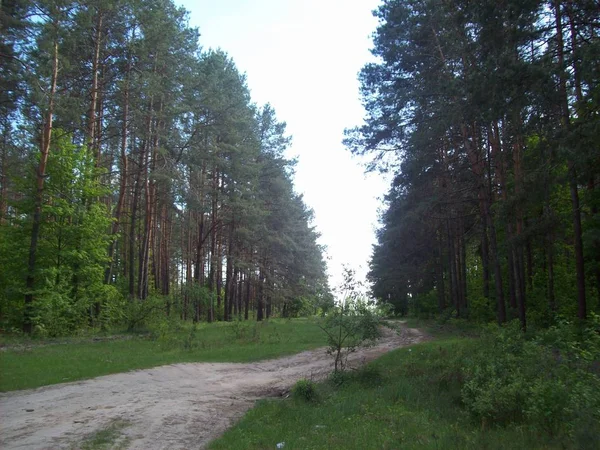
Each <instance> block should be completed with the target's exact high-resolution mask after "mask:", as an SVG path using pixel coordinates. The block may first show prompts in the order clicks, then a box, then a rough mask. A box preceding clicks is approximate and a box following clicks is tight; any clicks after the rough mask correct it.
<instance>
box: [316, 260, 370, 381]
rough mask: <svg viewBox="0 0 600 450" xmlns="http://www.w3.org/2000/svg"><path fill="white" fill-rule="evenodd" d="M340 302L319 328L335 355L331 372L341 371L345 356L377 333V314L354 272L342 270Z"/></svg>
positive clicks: (344, 364)
mask: <svg viewBox="0 0 600 450" xmlns="http://www.w3.org/2000/svg"><path fill="white" fill-rule="evenodd" d="M344 278H345V280H344V284H343V286H342V290H343V292H344V297H343V299H342V301H341V304H340V305H338V306H336V307H335V308H333V310H331V311H329V313H328V314H327V316H326V317H325V320H324V322H323V324H322V325H321V329H322V330H323V331H324V332H325V334H326V335H327V345H328V349H327V351H328V353H329V354H331V355H333V356H334V371H335V372H337V371H343V370H344V369H345V367H346V362H347V360H348V356H349V355H350V354H351V353H353V352H355V351H356V349H357V348H358V347H360V346H362V345H369V344H371V343H373V342H374V341H375V340H376V339H377V338H378V337H379V336H380V333H379V323H380V321H379V319H380V318H379V316H377V315H376V314H375V312H374V311H373V309H372V308H370V307H369V305H368V304H367V302H366V301H365V300H364V299H363V298H362V297H361V293H360V291H359V285H358V284H357V283H356V281H355V279H354V273H353V272H352V271H350V270H349V269H345V273H344Z"/></svg>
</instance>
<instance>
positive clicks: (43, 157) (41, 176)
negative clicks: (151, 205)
mask: <svg viewBox="0 0 600 450" xmlns="http://www.w3.org/2000/svg"><path fill="white" fill-rule="evenodd" d="M54 26H55V27H56V28H58V22H57V21H55V22H54ZM57 31H58V30H57ZM57 79H58V40H57V37H56V36H55V38H54V43H53V51H52V77H51V80H50V92H49V98H48V109H47V111H46V117H45V123H44V129H43V131H42V139H41V142H40V162H39V164H38V168H37V173H36V193H35V199H34V211H33V223H32V227H31V242H30V245H29V259H28V262H27V279H26V282H25V310H24V318H23V332H24V333H27V334H31V332H32V331H33V323H32V315H33V300H34V296H33V290H34V288H35V269H36V257H37V247H38V240H39V237H40V227H41V223H42V205H43V202H44V180H45V178H46V165H47V163H48V155H49V153H50V141H51V139H52V122H53V119H54V102H55V95H56V84H57Z"/></svg>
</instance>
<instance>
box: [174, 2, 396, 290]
mask: <svg viewBox="0 0 600 450" xmlns="http://www.w3.org/2000/svg"><path fill="white" fill-rule="evenodd" d="M176 1H177V0H176ZM178 3H179V4H181V5H182V6H184V7H185V8H186V9H187V10H188V11H190V25H191V26H194V27H198V28H199V29H200V35H201V36H200V45H201V46H202V47H203V48H204V49H208V48H214V49H216V48H221V49H222V50H224V51H226V52H227V53H228V54H229V55H230V56H231V58H232V59H233V60H234V62H235V63H236V65H237V67H238V70H240V72H242V73H246V77H247V83H248V87H249V88H250V91H251V96H252V100H253V101H254V102H256V103H257V104H258V105H263V104H265V103H267V102H268V103H270V104H271V105H272V106H273V107H274V108H275V111H276V113H277V117H278V119H279V120H280V121H285V122H286V123H287V130H288V133H289V134H290V135H292V138H293V141H292V145H291V147H290V149H289V150H288V153H287V156H288V157H296V158H297V159H298V164H297V166H296V174H295V180H294V181H295V187H296V191H297V192H298V193H302V194H304V201H305V203H306V204H307V205H308V206H309V207H310V208H312V209H313V210H314V213H315V218H314V225H315V226H316V229H317V231H318V232H319V233H320V234H321V238H320V239H319V243H320V244H322V245H325V246H326V247H327V252H326V258H327V262H328V273H329V276H330V285H331V287H336V286H337V285H338V284H339V283H340V282H341V280H342V270H343V266H344V265H347V266H349V267H350V268H353V269H354V270H356V273H357V276H358V278H359V279H363V280H364V277H365V275H366V273H367V271H368V261H369V259H370V256H371V252H372V245H373V244H374V243H375V234H374V232H375V228H376V226H377V217H378V210H379V208H380V207H381V198H382V197H383V195H384V194H385V192H386V191H387V187H388V185H389V183H388V180H386V179H384V178H383V177H382V176H381V175H379V174H367V175H365V173H364V167H363V165H362V164H361V161H359V160H358V159H357V158H355V157H353V156H352V155H351V154H350V152H349V151H348V150H347V149H345V147H344V145H343V144H342V139H343V133H344V129H345V128H351V127H353V126H356V125H360V124H361V123H362V119H363V117H364V110H363V107H362V104H361V101H360V95H359V83H358V80H357V75H358V72H359V71H360V69H361V68H362V66H363V65H364V64H365V63H366V62H369V61H373V56H371V54H370V52H369V49H370V48H371V44H372V42H371V34H372V33H373V32H374V31H375V28H376V26H377V20H376V19H375V18H374V17H373V15H372V13H371V11H372V10H374V9H375V8H376V7H377V6H378V4H379V0H218V1H215V0H179V1H178Z"/></svg>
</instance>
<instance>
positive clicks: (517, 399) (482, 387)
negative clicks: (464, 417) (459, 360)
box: [462, 318, 600, 436]
mask: <svg viewBox="0 0 600 450" xmlns="http://www.w3.org/2000/svg"><path fill="white" fill-rule="evenodd" d="M594 321H596V322H598V320H597V318H593V320H592V324H591V326H588V327H586V328H584V329H577V328H576V327H573V325H571V324H569V323H566V322H563V323H562V324H560V325H559V326H555V327H551V328H550V329H549V330H547V331H544V332H541V333H538V334H536V335H534V336H526V335H525V334H524V333H523V332H522V331H521V330H520V327H519V324H518V322H516V321H514V322H512V323H510V324H508V325H507V326H505V327H502V328H499V327H492V328H490V329H489V330H488V332H487V333H486V334H485V336H484V337H483V338H482V339H481V341H480V342H479V345H478V347H477V349H476V350H475V352H473V354H472V356H471V357H470V358H468V359H467V360H465V368H464V373H465V382H464V385H463V387H462V399H463V402H464V405H465V407H466V409H467V410H468V411H469V413H471V415H472V416H473V417H474V418H476V419H478V420H480V421H481V423H482V425H484V426H485V425H492V424H497V425H507V424H509V423H523V424H528V425H530V426H533V427H535V428H538V429H539V430H540V431H544V432H546V433H548V434H550V435H551V436H554V435H557V434H559V433H564V434H567V435H571V436H574V435H577V434H581V433H582V432H583V431H584V430H583V429H582V427H589V424H587V425H586V424H585V422H586V421H585V420H581V412H582V411H586V416H587V417H592V418H594V420H593V422H594V421H595V423H596V424H598V421H599V420H600V377H599V376H598V373H595V367H596V365H597V363H598V361H600V337H599V336H598V333H597V331H596V330H597V325H596V324H595V322H594ZM598 427H599V426H598V425H596V428H598Z"/></svg>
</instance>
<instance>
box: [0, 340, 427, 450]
mask: <svg viewBox="0 0 600 450" xmlns="http://www.w3.org/2000/svg"><path fill="white" fill-rule="evenodd" d="M426 339H427V335H426V334H424V333H423V332H421V331H419V330H417V329H413V328H400V329H399V331H398V332H396V331H392V330H390V329H387V328H386V329H385V330H384V335H383V337H382V338H381V339H380V340H379V341H378V342H377V344H376V345H374V346H372V347H369V348H361V349H358V350H357V351H356V352H355V353H353V354H352V355H350V358H349V363H350V365H354V366H356V365H361V364H364V363H366V362H368V361H370V360H373V359H375V358H377V357H378V356H380V355H382V354H384V353H386V352H388V351H390V350H393V349H395V348H399V347H404V346H408V345H412V344H415V343H418V342H421V341H424V340H426ZM332 365H333V361H332V357H331V356H330V355H328V354H327V353H326V349H324V348H320V349H317V350H311V351H305V352H302V353H298V354H296V355H292V356H288V357H284V358H279V359H273V360H267V361H261V362H254V363H191V364H172V365H167V366H160V367H155V368H152V369H146V370H137V371H133V372H126V373H120V374H113V375H107V376H102V377H98V378H94V379H90V380H86V381H80V382H75V383H64V384H58V385H53V386H47V387H42V388H38V389H32V390H25V391H16V392H10V393H3V394H0V411H2V420H1V422H2V424H1V428H2V435H1V436H0V448H2V449H5V450H8V449H25V448H27V449H57V448H63V449H79V448H82V449H86V448H89V449H95V448H129V449H147V450H152V449H191V448H203V447H205V446H206V445H207V444H208V443H209V442H210V441H211V440H213V439H215V438H216V437H218V436H220V435H221V434H222V433H223V432H224V431H225V430H226V429H227V428H228V427H229V426H231V425H232V424H233V423H234V422H236V421H237V420H238V419H239V418H241V417H242V415H243V414H244V413H245V412H246V411H247V410H249V409H250V408H251V407H252V406H253V405H254V403H255V401H256V400H258V399H261V398H265V397H277V396H282V395H285V394H286V393H287V392H288V391H289V389H290V387H291V386H292V385H293V384H294V383H295V382H296V381H298V380H299V379H301V378H311V379H313V380H320V379H323V378H325V377H326V376H327V374H329V373H330V372H331V370H332ZM107 445H108V446H107Z"/></svg>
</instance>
